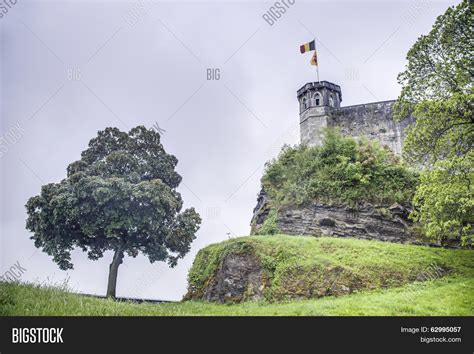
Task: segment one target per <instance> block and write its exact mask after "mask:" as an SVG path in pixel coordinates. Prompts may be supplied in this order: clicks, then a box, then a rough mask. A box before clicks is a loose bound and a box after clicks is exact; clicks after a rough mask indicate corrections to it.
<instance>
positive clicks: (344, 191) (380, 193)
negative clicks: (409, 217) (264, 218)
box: [262, 129, 418, 208]
mask: <svg viewBox="0 0 474 354" xmlns="http://www.w3.org/2000/svg"><path fill="white" fill-rule="evenodd" d="M417 183H418V175H417V173H416V172H414V171H413V170H411V169H409V168H408V167H407V166H405V165H404V164H403V163H402V162H401V161H400V159H399V158H398V157H397V156H396V155H394V154H393V153H392V152H391V151H390V150H389V149H388V148H383V147H381V146H380V145H379V144H378V143H376V142H371V141H368V140H360V141H356V140H354V139H353V138H351V137H343V136H342V135H341V134H340V133H339V132H337V131H335V130H331V129H328V130H326V132H325V137H324V139H323V145H322V146H305V145H300V146H296V147H289V146H286V147H284V148H283V150H282V151H281V153H280V155H279V156H278V157H277V158H276V159H274V160H272V161H270V162H269V163H268V164H267V165H266V169H265V173H264V175H263V177H262V187H263V188H264V190H265V192H266V193H267V194H268V197H269V198H270V200H271V201H272V204H273V206H274V207H275V208H278V207H279V206H281V205H284V204H294V203H296V204H303V203H307V202H311V201H314V200H319V201H321V202H336V203H341V204H349V205H353V206H354V205H357V204H359V203H364V202H369V203H377V204H390V203H393V202H398V203H401V204H405V203H407V202H408V203H409V202H410V201H411V199H412V197H413V194H414V192H415V188H416V185H417Z"/></svg>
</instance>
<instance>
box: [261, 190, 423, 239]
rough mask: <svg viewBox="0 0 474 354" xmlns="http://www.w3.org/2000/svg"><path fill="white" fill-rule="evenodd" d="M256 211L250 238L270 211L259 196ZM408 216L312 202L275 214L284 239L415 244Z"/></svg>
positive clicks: (392, 209) (397, 210) (389, 209)
mask: <svg viewBox="0 0 474 354" xmlns="http://www.w3.org/2000/svg"><path fill="white" fill-rule="evenodd" d="M262 193H263V192H261V194H262ZM262 200H264V202H263V203H262ZM257 207H259V208H258V209H257V208H256V210H254V217H253V219H252V233H253V234H255V233H257V232H258V230H259V228H260V227H261V226H262V225H263V223H264V222H265V220H266V218H267V216H268V213H269V211H270V204H269V202H268V200H267V198H266V197H263V196H261V195H260V196H259V202H258V204H257ZM408 215H409V210H408V209H407V208H405V207H403V206H401V205H399V204H393V205H390V206H374V205H371V204H363V205H360V206H358V207H357V208H350V207H347V206H340V205H328V204H322V203H317V202H314V203H312V204H309V205H304V206H298V205H290V206H287V207H285V208H283V209H281V210H279V212H278V218H277V224H278V225H277V226H278V228H279V229H280V231H281V232H282V233H284V234H288V235H313V236H322V235H323V236H336V237H354V238H358V239H368V240H379V241H390V242H400V243H407V242H408V243H418V242H417V241H416V239H415V237H414V236H413V235H412V233H411V232H410V226H411V224H412V223H411V221H410V220H409V219H408Z"/></svg>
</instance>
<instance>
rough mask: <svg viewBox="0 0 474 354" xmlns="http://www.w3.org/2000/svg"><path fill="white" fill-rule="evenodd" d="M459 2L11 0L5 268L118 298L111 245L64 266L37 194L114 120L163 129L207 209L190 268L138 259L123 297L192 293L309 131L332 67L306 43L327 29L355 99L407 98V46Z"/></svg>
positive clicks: (126, 266) (6, 39)
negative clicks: (45, 241) (212, 250)
mask: <svg viewBox="0 0 474 354" xmlns="http://www.w3.org/2000/svg"><path fill="white" fill-rule="evenodd" d="M293 2H294V4H292V5H291V3H293ZM458 2H459V1H457V2H456V1H431V0H407V1H397V2H393V1H392V2H390V1H364V2H361V1H355V0H354V1H298V0H296V1H292V0H285V2H284V3H286V4H287V7H285V6H284V5H282V6H283V7H285V8H286V12H285V13H283V14H282V15H281V16H280V18H278V19H276V21H274V22H273V23H272V21H265V19H264V15H265V14H267V15H268V11H269V9H270V8H271V6H273V5H274V2H256V1H252V2H251V1H234V2H228V1H219V2H198V1H188V2H174V1H164V2H158V1H154V0H147V1H145V0H144V1H48V2H45V1H26V0H16V1H15V0H0V13H1V15H2V16H1V18H0V31H1V32H0V35H1V37H0V38H1V39H0V42H1V47H0V63H1V67H0V68H1V69H0V82H1V85H0V97H1V98H0V112H1V113H0V114H1V121H0V155H1V156H0V166H1V177H0V178H1V179H0V186H1V189H0V200H1V204H0V208H1V216H0V218H1V229H0V232H1V234H0V276H1V275H5V272H8V271H9V269H10V268H11V267H12V266H13V267H14V265H15V264H20V265H21V267H22V268H23V269H24V270H23V271H22V274H21V275H19V277H20V280H21V281H25V282H35V283H39V284H44V285H53V284H62V283H64V282H66V283H67V285H68V286H69V288H70V289H71V290H72V291H76V292H82V293H89V294H99V295H104V294H105V291H106V286H107V277H108V265H109V264H110V262H111V259H112V253H111V252H107V253H105V255H104V257H103V258H101V259H100V260H98V261H91V260H89V259H88V258H87V256H86V254H85V253H83V252H82V251H80V250H76V251H74V252H73V253H72V262H73V264H74V269H73V270H68V271H61V270H60V269H59V268H58V266H57V265H56V264H55V263H54V262H53V261H52V259H51V257H50V256H48V255H47V254H46V253H43V252H42V251H41V250H40V249H37V248H35V246H34V244H33V241H32V240H30V238H29V237H30V236H31V234H30V233H29V232H28V231H27V230H26V229H25V219H26V211H25V207H24V205H25V203H26V201H27V200H28V198H30V197H32V196H34V195H37V194H39V192H40V188H41V186H42V185H44V184H47V183H52V182H59V181H60V180H61V179H63V178H64V177H65V176H66V167H67V165H68V164H69V163H71V162H73V161H75V160H77V159H79V158H80V153H81V151H83V150H85V149H86V148H87V144H88V142H89V140H90V139H91V138H93V137H95V136H96V134H97V132H98V131H99V130H103V129H104V128H106V127H111V126H114V127H118V128H120V129H121V130H124V131H128V130H130V129H131V128H132V127H134V126H137V125H144V126H146V127H148V128H151V127H153V126H155V127H159V129H160V130H161V132H162V143H163V145H164V147H165V149H166V151H167V152H168V153H171V154H173V155H175V156H176V157H177V158H178V160H179V162H178V165H177V171H178V172H179V173H180V174H181V176H182V177H183V182H182V183H181V185H180V187H179V191H180V193H181V194H182V197H183V199H184V202H185V205H184V208H187V207H191V206H193V207H195V208H196V210H197V211H198V212H199V213H200V215H201V217H202V219H203V221H202V225H201V228H200V230H199V232H198V233H197V238H196V240H195V241H194V242H193V244H192V249H191V251H190V252H189V254H188V255H187V256H186V257H185V258H184V259H182V260H180V262H179V264H178V266H176V267H175V268H172V269H170V268H168V266H167V265H166V264H164V263H154V264H150V262H149V261H148V259H147V258H146V257H144V256H142V255H140V256H138V257H137V258H130V257H125V259H124V262H123V264H122V265H121V266H120V269H119V276H118V283H117V296H124V297H136V298H148V299H161V300H180V299H181V298H182V296H183V295H184V293H185V292H186V286H187V283H186V276H187V273H188V270H189V268H190V267H191V265H192V261H193V259H194V257H195V255H196V253H197V251H199V249H201V248H203V247H205V246H206V245H209V244H211V243H215V242H219V241H222V240H226V239H228V238H230V237H238V236H245V235H248V234H249V232H250V220H251V217H252V210H253V208H254V206H255V204H256V197H257V194H258V192H259V188H260V178H261V176H262V173H263V170H264V164H265V162H266V161H268V160H270V159H272V158H274V157H275V156H277V154H278V152H279V150H280V148H281V147H282V146H283V144H296V143H298V142H299V126H298V102H297V100H296V91H297V90H298V89H299V88H300V87H302V86H303V85H304V84H305V83H307V82H311V81H316V78H317V76H316V70H315V67H314V66H311V65H310V64H309V61H310V59H311V54H310V53H306V54H303V55H301V54H300V52H299V46H300V45H301V44H304V43H306V42H309V41H311V40H312V39H314V38H315V39H316V49H317V52H318V61H319V75H320V80H327V81H330V82H333V83H335V84H338V85H340V86H341V89H342V99H343V101H342V105H343V106H348V105H353V104H358V103H366V102H374V101H383V100H390V99H396V97H397V96H398V94H399V92H400V87H399V85H398V84H397V80H396V77H397V74H398V73H399V72H401V71H402V70H403V69H404V67H405V64H406V60H405V57H406V53H407V51H408V50H409V49H410V47H411V46H412V45H413V44H414V43H415V41H416V39H417V38H418V37H419V36H420V35H422V34H426V33H428V32H429V30H430V29H431V26H432V24H433V23H434V20H435V19H436V17H437V16H438V15H440V14H442V13H443V12H444V11H445V10H446V8H448V7H449V6H451V5H455V4H457V3H458ZM280 3H282V2H281V1H280ZM1 4H8V6H7V5H5V7H4V8H3V7H2V6H1ZM2 9H3V10H2ZM5 9H6V13H5ZM265 18H268V17H267V16H265Z"/></svg>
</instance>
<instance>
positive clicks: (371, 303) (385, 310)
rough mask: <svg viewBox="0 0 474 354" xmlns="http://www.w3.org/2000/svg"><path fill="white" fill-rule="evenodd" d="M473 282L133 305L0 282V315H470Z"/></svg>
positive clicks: (473, 307) (462, 280)
mask: <svg viewBox="0 0 474 354" xmlns="http://www.w3.org/2000/svg"><path fill="white" fill-rule="evenodd" d="M473 294H474V280H473V279H467V278H462V277H447V278H443V279H438V280H434V281H427V282H416V283H412V284H409V285H406V286H404V287H401V288H396V289H389V290H376V291H367V292H361V293H357V294H352V295H347V296H342V297H325V298H321V299H312V300H292V301H286V302H279V303H268V302H264V301H261V302H244V303H241V304H214V303H207V302H200V301H187V302H181V303H165V304H136V303H128V302H116V301H113V300H107V299H97V298H91V297H86V296H81V295H77V294H72V293H68V292H67V291H64V289H61V288H54V287H49V288H41V287H39V286H36V285H31V284H11V283H10V284H7V283H0V315H1V316H300V315H303V316H359V315H360V316H361V315H365V316H395V315H397V316H473V315H474V298H473V297H474V296H473Z"/></svg>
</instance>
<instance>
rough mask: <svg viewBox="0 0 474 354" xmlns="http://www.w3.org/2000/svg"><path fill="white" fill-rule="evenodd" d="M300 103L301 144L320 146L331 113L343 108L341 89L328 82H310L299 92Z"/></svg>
mask: <svg viewBox="0 0 474 354" xmlns="http://www.w3.org/2000/svg"><path fill="white" fill-rule="evenodd" d="M298 101H299V103H300V138H301V143H302V144H308V145H320V144H321V132H322V129H324V128H326V127H327V126H328V125H329V124H328V123H329V119H330V114H331V111H332V110H333V109H334V108H339V107H341V102H342V94H341V87H340V86H339V85H336V84H333V83H331V82H328V81H320V82H310V83H307V84H306V85H304V86H303V87H302V88H300V89H299V90H298Z"/></svg>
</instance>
